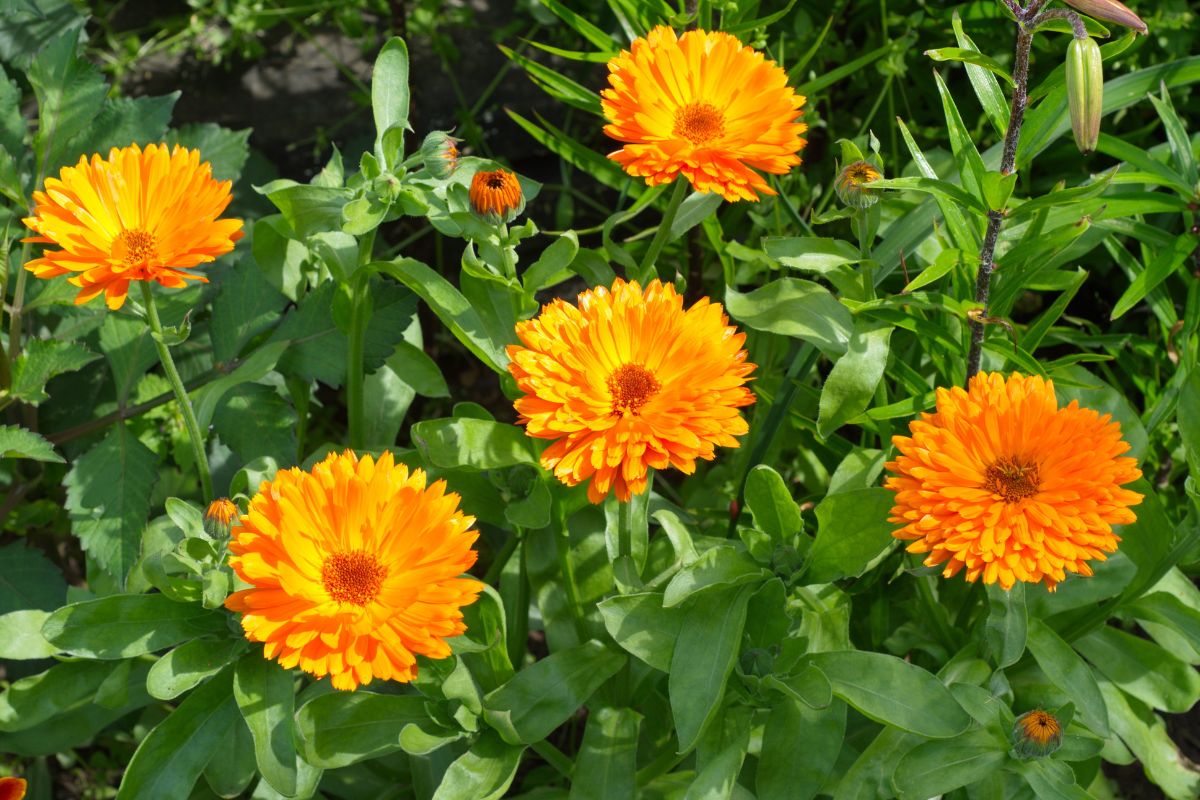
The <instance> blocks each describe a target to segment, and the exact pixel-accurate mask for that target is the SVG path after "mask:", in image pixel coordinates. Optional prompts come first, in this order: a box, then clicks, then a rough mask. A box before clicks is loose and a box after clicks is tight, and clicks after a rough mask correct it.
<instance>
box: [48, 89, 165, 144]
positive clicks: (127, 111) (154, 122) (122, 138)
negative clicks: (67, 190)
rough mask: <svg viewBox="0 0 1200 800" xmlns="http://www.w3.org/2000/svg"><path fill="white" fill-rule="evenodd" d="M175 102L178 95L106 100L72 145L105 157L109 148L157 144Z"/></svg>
mask: <svg viewBox="0 0 1200 800" xmlns="http://www.w3.org/2000/svg"><path fill="white" fill-rule="evenodd" d="M178 99H179V92H171V93H170V94H167V95H163V96H161V97H116V98H112V99H109V100H107V101H106V102H105V103H104V106H103V107H102V108H101V109H100V113H99V114H97V115H96V119H95V120H93V121H92V124H91V125H89V126H88V128H87V130H86V131H84V132H83V133H82V134H81V135H80V136H79V138H78V139H77V140H76V141H75V142H73V143H72V145H73V147H74V148H75V149H76V150H78V151H79V152H81V153H100V154H101V155H102V156H104V157H107V156H108V151H109V150H110V149H111V148H113V147H128V146H129V145H131V144H137V145H141V146H142V147H145V146H146V145H148V144H158V143H159V142H161V141H162V139H163V135H164V134H165V133H166V132H167V125H168V124H169V123H170V122H171V112H172V111H173V110H174V108H175V101H176V100H178Z"/></svg>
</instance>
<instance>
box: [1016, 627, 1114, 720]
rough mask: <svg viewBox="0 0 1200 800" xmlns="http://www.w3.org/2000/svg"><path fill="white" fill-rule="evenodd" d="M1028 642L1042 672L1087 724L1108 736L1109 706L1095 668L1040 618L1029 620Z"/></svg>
mask: <svg viewBox="0 0 1200 800" xmlns="http://www.w3.org/2000/svg"><path fill="white" fill-rule="evenodd" d="M1028 645H1029V651H1030V652H1031V653H1033V657H1034V658H1035V659H1036V660H1037V663H1038V666H1039V667H1041V668H1042V672H1044V673H1046V677H1047V678H1049V679H1050V682H1051V683H1053V684H1054V685H1055V686H1057V687H1058V688H1059V689H1060V690H1062V692H1063V693H1064V694H1066V696H1067V697H1069V698H1071V702H1073V703H1074V704H1075V707H1076V708H1077V709H1079V717H1080V719H1081V720H1082V721H1083V724H1084V725H1087V726H1088V727H1089V728H1091V729H1092V731H1093V732H1095V733H1097V734H1099V735H1100V736H1108V709H1107V708H1105V706H1104V697H1103V696H1101V694H1100V688H1099V686H1097V685H1096V678H1095V676H1094V675H1093V674H1092V670H1091V668H1090V667H1088V665H1087V664H1085V663H1083V659H1082V658H1080V657H1079V655H1078V654H1077V653H1076V652H1075V651H1074V650H1073V649H1072V648H1071V646H1070V645H1069V644H1067V643H1066V642H1064V641H1063V640H1062V639H1061V638H1059V636H1058V634H1057V633H1055V632H1054V631H1052V630H1051V629H1050V627H1049V626H1048V625H1046V623H1044V622H1042V621H1041V620H1040V619H1030V620H1029V638H1028Z"/></svg>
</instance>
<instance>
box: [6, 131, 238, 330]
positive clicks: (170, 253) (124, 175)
mask: <svg viewBox="0 0 1200 800" xmlns="http://www.w3.org/2000/svg"><path fill="white" fill-rule="evenodd" d="M230 186H231V183H230V181H217V180H214V179H213V177H212V165H210V164H209V163H208V162H207V161H206V162H201V161H200V152H199V151H198V150H188V149H187V148H184V147H181V146H179V145H176V146H175V149H174V150H172V151H170V152H168V151H167V146H166V145H165V144H162V145H157V144H152V145H149V146H147V147H146V149H145V150H142V148H140V147H138V146H137V145H136V144H135V145H131V146H130V147H125V148H121V149H117V148H115V147H114V148H113V149H112V150H110V151H109V154H108V158H107V159H101V158H100V155H99V154H98V153H97V154H96V155H93V156H92V159H91V161H90V162H89V161H88V159H87V157H86V156H85V157H82V158H80V159H79V163H78V164H76V165H75V166H73V167H63V168H62V170H61V171H60V172H59V177H57V178H47V179H46V186H45V191H44V192H34V193H33V199H34V202H35V203H36V206H35V208H34V211H33V216H32V217H27V218H26V219H25V220H24V222H25V224H26V225H27V226H29V227H30V228H32V229H33V230H34V231H36V232H37V234H38V235H37V236H31V237H30V238H28V239H26V240H25V241H27V242H40V243H42V244H52V245H57V246H58V247H61V248H62V249H61V250H50V249H47V250H46V251H45V252H44V253H43V254H42V257H41V258H35V259H33V260H32V261H30V262H29V263H27V264H26V265H25V268H26V269H27V270H29V271H30V272H32V273H33V274H34V275H36V276H38V277H39V278H53V277H56V276H59V275H70V276H71V277H70V278H68V279H67V280H68V281H70V282H71V283H72V284H74V285H75V286H78V287H79V288H80V292H79V294H78V295H76V296H75V302H76V304H80V303H86V302H87V301H88V300H91V299H92V298H93V297H95V296H96V295H98V294H100V293H102V292H103V293H104V298H105V301H106V302H107V303H108V307H109V308H112V309H117V308H120V307H121V306H122V305H123V304H124V303H125V296H126V294H127V293H128V291H129V282H130V281H154V282H156V283H158V284H161V285H162V286H166V287H167V288H170V289H177V288H181V287H183V286H186V285H187V281H189V280H194V281H203V282H207V281H208V278H206V277H204V276H203V275H200V274H196V273H194V272H187V271H186V270H189V269H192V268H194V267H197V266H199V265H200V264H204V263H207V262H209V261H213V260H214V259H216V258H217V256H220V255H224V254H225V253H228V252H229V251H230V250H232V249H233V244H234V242H236V241H237V240H238V239H240V238H241V237H242V231H241V227H242V221H241V220H240V219H217V217H219V216H220V215H221V213H222V212H223V211H224V210H225V208H226V206H228V205H229V201H230V194H229V189H230Z"/></svg>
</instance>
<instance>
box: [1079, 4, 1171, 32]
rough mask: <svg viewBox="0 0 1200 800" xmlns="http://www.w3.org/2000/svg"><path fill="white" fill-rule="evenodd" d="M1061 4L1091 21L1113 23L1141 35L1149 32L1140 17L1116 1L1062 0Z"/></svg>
mask: <svg viewBox="0 0 1200 800" xmlns="http://www.w3.org/2000/svg"><path fill="white" fill-rule="evenodd" d="M1063 2H1064V3H1066V4H1067V5H1069V6H1070V7H1071V8H1073V9H1075V10H1076V11H1079V12H1082V13H1084V14H1087V15H1088V16H1089V17H1091V18H1092V19H1099V20H1104V21H1105V22H1115V23H1116V24H1118V25H1124V26H1125V27H1126V28H1132V29H1133V30H1135V31H1137V32H1138V33H1142V34H1144V33H1146V32H1147V31H1149V30H1150V29H1149V28H1147V27H1146V23H1145V22H1142V18H1141V17H1139V16H1138V15H1137V14H1135V13H1133V12H1132V11H1130V10H1129V8H1128V7H1126V6H1125V5H1124V4H1122V3H1119V2H1117V0H1063Z"/></svg>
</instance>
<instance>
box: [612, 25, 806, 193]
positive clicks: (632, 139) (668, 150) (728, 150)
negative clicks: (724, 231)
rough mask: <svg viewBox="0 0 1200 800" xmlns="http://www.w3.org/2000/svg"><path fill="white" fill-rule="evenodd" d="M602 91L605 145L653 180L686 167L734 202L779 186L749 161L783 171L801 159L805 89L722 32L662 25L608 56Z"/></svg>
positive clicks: (690, 175) (700, 184) (701, 187)
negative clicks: (678, 30) (616, 145)
mask: <svg viewBox="0 0 1200 800" xmlns="http://www.w3.org/2000/svg"><path fill="white" fill-rule="evenodd" d="M608 72H609V75H608V83H609V86H608V88H606V89H604V90H603V91H601V92H600V96H601V107H602V108H603V110H604V116H605V118H607V119H608V121H609V124H608V125H606V126H604V132H605V133H606V134H608V135H609V136H611V137H612V138H614V139H616V140H617V141H620V142H625V146H624V147H622V148H621V149H620V150H618V151H616V152H615V153H612V154H610V155H609V158H611V159H613V160H614V161H616V162H617V163H619V164H620V165H621V166H622V167H624V169H625V171H626V172H628V173H629V174H630V175H634V176H637V177H643V178H645V179H646V182H647V183H648V184H650V185H651V186H657V185H658V184H660V183H670V182H671V181H673V180H675V179H676V178H677V177H679V176H680V175H682V176H683V177H685V178H687V179H688V180H689V181H691V183H692V186H694V187H695V188H696V190H697V191H700V192H716V193H717V194H719V195H721V196H722V197H724V198H725V199H726V200H729V201H730V202H734V201H737V200H755V201H756V200H758V197H759V194H768V195H771V194H775V192H774V191H773V190H772V189H771V188H770V187H769V186H767V183H766V181H764V180H763V178H762V176H761V175H759V174H758V173H757V172H755V171H754V170H756V169H757V170H762V171H763V172H770V173H773V174H776V175H782V174H784V173H786V172H787V171H788V170H790V169H791V168H792V167H794V166H796V165H797V164H799V163H800V157H799V156H798V155H796V154H797V153H798V152H800V150H801V149H803V147H804V145H805V140H804V139H803V138H801V134H802V133H804V131H806V130H807V129H808V126H806V125H804V124H803V123H800V122H797V121H796V120H797V118H798V117H799V116H800V114H801V111H800V109H801V107H802V106H803V105H804V98H803V97H801V96H800V95H797V94H796V93H795V91H794V90H793V89H792V88H791V87H790V86H788V85H787V73H786V72H784V71H783V69H782V68H781V67H779V66H778V65H777V64H776V63H775V62H774V61H769V60H767V59H766V58H765V57H764V56H763V54H762V53H759V52H757V51H756V50H754V48H752V47H747V46H745V45H743V44H742V43H741V42H739V41H738V40H737V39H736V38H735V37H733V36H731V35H730V34H728V33H716V32H710V31H701V30H693V31H688V32H686V33H684V34H683V35H682V36H679V37H676V35H675V31H673V30H672V29H671V28H668V27H666V26H661V25H660V26H659V27H657V28H655V29H654V30H652V31H650V32H649V33H648V34H646V37H645V38H638V39H635V40H634V42H633V44H632V45H630V47H629V49H628V50H622V51H621V53H620V54H619V55H617V56H616V57H614V58H613V59H612V60H611V61H609V62H608Z"/></svg>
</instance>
